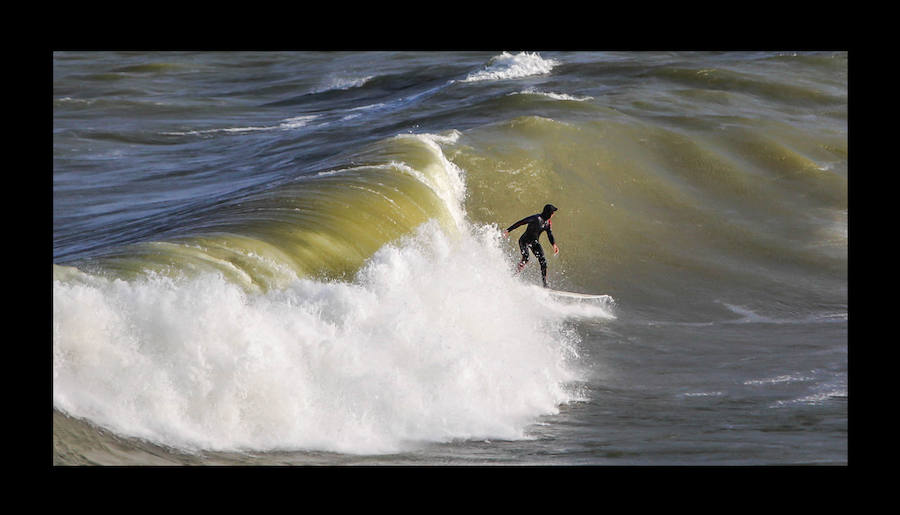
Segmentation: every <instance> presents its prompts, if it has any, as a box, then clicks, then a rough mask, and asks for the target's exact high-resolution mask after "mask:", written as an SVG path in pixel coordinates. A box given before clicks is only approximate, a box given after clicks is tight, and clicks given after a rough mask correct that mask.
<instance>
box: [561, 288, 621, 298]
mask: <svg viewBox="0 0 900 515" xmlns="http://www.w3.org/2000/svg"><path fill="white" fill-rule="evenodd" d="M547 291H548V292H549V293H550V294H552V295H558V296H560V297H569V298H572V299H605V298H608V297H609V295H596V294H593V293H576V292H574V291H562V290H549V289H548V290H547Z"/></svg>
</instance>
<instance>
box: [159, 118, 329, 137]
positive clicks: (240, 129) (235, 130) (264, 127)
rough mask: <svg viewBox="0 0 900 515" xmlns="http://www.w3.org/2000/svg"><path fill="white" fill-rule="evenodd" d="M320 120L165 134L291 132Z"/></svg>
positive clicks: (168, 134) (168, 133) (299, 119)
mask: <svg viewBox="0 0 900 515" xmlns="http://www.w3.org/2000/svg"><path fill="white" fill-rule="evenodd" d="M316 118H318V115H305V116H294V117H292V118H286V119H284V120H281V121H280V122H279V123H278V124H276V125H249V126H244V127H222V128H218V129H201V130H192V131H168V132H163V134H165V135H167V136H199V135H204V134H215V133H222V132H224V133H243V132H258V131H273V130H291V129H299V128H301V127H306V126H307V125H308V124H309V122H311V121H312V120H315V119H316Z"/></svg>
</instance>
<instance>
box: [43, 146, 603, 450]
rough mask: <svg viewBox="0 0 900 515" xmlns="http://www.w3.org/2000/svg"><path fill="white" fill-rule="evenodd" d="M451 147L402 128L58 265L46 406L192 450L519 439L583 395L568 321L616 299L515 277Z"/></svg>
mask: <svg viewBox="0 0 900 515" xmlns="http://www.w3.org/2000/svg"><path fill="white" fill-rule="evenodd" d="M459 139H460V134H459V133H457V132H455V131H451V132H449V133H446V134H442V135H421V134H419V135H411V134H402V135H398V136H396V137H394V138H390V139H388V140H385V141H381V142H378V143H377V144H375V145H372V146H371V147H369V148H367V149H362V150H360V151H358V152H357V153H355V154H354V158H353V161H355V163H354V164H351V165H349V166H339V167H334V168H330V169H327V170H322V171H321V172H319V173H317V174H315V175H314V176H310V177H303V178H300V179H298V180H297V181H296V182H294V183H290V184H284V185H280V186H279V187H278V188H275V189H273V190H267V191H263V192H260V193H259V194H258V195H255V196H254V195H251V196H245V197H242V198H240V202H235V203H233V204H229V205H223V206H218V208H217V209H216V210H215V211H214V212H210V213H206V214H205V215H204V218H203V222H202V224H199V225H195V226H194V227H193V228H192V231H193V234H189V235H185V236H183V237H180V238H172V239H168V240H160V241H152V242H144V243H139V244H134V245H127V246H125V247H122V248H118V249H116V250H114V251H110V253H108V254H106V255H103V256H99V257H96V258H92V259H89V260H85V261H82V262H79V263H77V265H78V266H77V267H75V266H62V265H54V266H53V277H54V278H53V342H54V343H53V403H54V408H55V409H56V410H58V412H59V413H61V414H65V415H67V416H69V417H73V418H75V419H85V420H89V421H90V422H91V423H92V424H96V425H98V426H100V427H104V428H106V429H109V430H111V431H113V432H115V433H116V434H120V435H125V436H129V437H133V438H139V439H143V440H147V441H150V442H154V443H158V444H161V445H165V446H168V447H173V448H176V449H180V450H185V451H188V452H194V451H198V450H207V449H212V450H224V451H241V450H248V449H251V450H276V449H281V450H283V449H315V450H326V451H335V452H344V453H365V454H372V453H388V452H396V451H398V450H402V449H406V448H409V446H411V445H418V444H419V443H421V442H434V441H451V440H454V439H469V438H501V439H519V438H525V437H527V435H526V429H527V427H528V425H529V424H530V423H531V422H532V421H533V420H534V419H535V418H536V417H538V416H540V415H543V414H552V413H557V412H558V409H559V406H560V405H561V404H564V403H567V402H571V401H574V400H578V399H581V398H582V396H581V393H580V391H579V390H578V387H577V386H576V385H577V384H578V381H580V380H582V379H583V376H582V372H581V371H580V365H579V364H578V355H579V349H578V346H579V343H580V338H579V336H578V335H577V334H576V333H575V332H573V331H571V330H570V328H568V327H567V321H568V320H573V319H583V318H611V317H613V316H614V314H613V308H614V306H613V304H612V301H611V299H605V300H603V301H602V302H599V303H594V304H590V303H572V302H568V303H567V302H562V301H559V300H558V299H554V298H553V297H551V296H548V295H546V293H545V292H543V291H542V290H539V289H535V288H534V287H533V286H532V285H530V284H529V282H528V281H522V280H521V278H516V277H514V276H513V273H512V266H513V264H514V261H513V260H512V259H510V255H509V247H508V245H506V243H507V242H506V241H502V238H501V236H500V231H499V229H498V228H497V227H496V226H495V225H491V224H473V223H471V222H470V221H469V219H468V217H467V214H466V212H465V208H464V202H465V196H466V186H465V180H464V177H463V176H462V174H463V171H462V170H461V169H460V168H459V167H457V166H456V165H455V164H453V163H452V162H451V161H450V160H449V159H448V158H447V157H446V156H445V155H444V154H443V151H442V147H441V146H442V145H448V146H453V145H454V144H456V143H457V142H458V140H459ZM360 162H362V163H363V164H359V163H360Z"/></svg>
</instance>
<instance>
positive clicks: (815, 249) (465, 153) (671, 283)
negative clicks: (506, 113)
mask: <svg viewBox="0 0 900 515" xmlns="http://www.w3.org/2000/svg"><path fill="white" fill-rule="evenodd" d="M542 102H546V99H542ZM582 111H583V109H578V114H579V115H580V113H581V112H582ZM599 114H600V116H594V117H592V119H589V120H581V119H579V117H576V118H573V119H570V120H568V121H562V120H557V119H551V118H546V117H542V116H527V117H519V118H515V119H512V120H509V121H504V122H500V123H496V124H491V125H488V126H484V127H480V128H477V129H473V130H471V131H468V132H466V133H465V134H464V135H463V137H461V138H460V139H459V141H458V143H457V144H456V145H455V146H454V147H452V148H450V149H447V154H448V156H449V157H450V158H451V159H452V160H453V161H454V162H456V163H457V164H459V166H460V168H462V169H464V170H466V171H467V179H468V197H467V211H468V213H469V215H470V216H471V217H472V218H473V220H475V221H477V222H485V223H488V222H491V221H498V223H499V224H500V225H503V224H504V223H507V224H508V223H510V222H512V221H515V220H517V219H518V218H519V217H520V214H521V213H527V212H534V211H538V210H539V208H540V206H541V205H543V204H544V203H545V202H549V201H552V202H553V203H554V204H555V205H557V206H559V207H560V208H561V210H560V212H559V213H558V215H557V217H556V221H555V222H554V231H555V233H556V234H557V239H558V240H559V242H560V246H561V248H563V249H565V252H561V253H560V256H559V263H558V265H557V269H558V270H559V273H560V274H562V277H560V280H561V281H562V282H563V284H564V285H566V286H569V287H571V288H582V289H587V290H590V291H604V292H607V293H610V294H612V295H613V296H614V297H615V298H616V299H617V300H619V301H621V302H628V301H631V302H633V303H634V304H635V305H636V306H641V308H639V309H643V308H647V307H649V306H653V305H654V304H656V303H660V304H662V305H665V304H666V303H668V302H670V299H671V297H672V296H678V297H681V298H682V300H683V301H684V302H688V303H692V304H697V305H698V306H703V305H706V306H707V307H708V309H711V310H713V311H716V310H717V308H716V307H715V306H714V303H712V302H710V298H709V295H710V291H709V290H708V289H707V288H706V287H703V288H698V287H697V285H698V284H705V285H708V284H717V285H719V286H720V287H721V290H720V293H717V295H734V296H744V295H746V294H747V293H748V289H753V290H755V291H756V292H757V293H760V292H759V290H760V289H762V290H763V291H762V292H761V297H762V298H767V297H768V298H771V299H773V300H774V299H776V298H781V299H783V298H785V297H805V299H806V301H808V302H811V303H812V304H815V303H816V302H821V303H825V304H828V303H830V302H832V301H833V300H835V299H832V298H829V294H826V293H823V292H825V291H833V290H831V289H828V288H823V289H822V291H810V288H809V287H808V285H809V284H816V283H818V284H820V285H821V284H831V285H839V284H840V283H841V282H842V281H845V280H846V247H845V246H844V245H845V244H846V209H847V175H846V174H847V170H846V160H845V159H846V138H845V137H844V136H843V135H841V134H830V133H827V132H826V133H821V134H811V133H810V131H807V130H803V129H797V128H795V127H792V126H790V125H786V124H779V123H770V122H761V121H759V120H756V119H752V118H742V117H737V116H733V117H730V118H729V119H728V122H727V123H726V124H723V123H722V121H723V120H721V119H719V118H711V119H706V120H704V119H702V118H692V119H690V120H687V121H682V120H680V119H679V118H677V117H675V118H673V117H663V118H660V117H657V116H650V117H647V116H642V117H635V116H632V115H629V114H625V113H616V112H612V111H607V112H602V113H599ZM813 290H815V288H814V289H813ZM759 296H760V295H757V297H759ZM813 299H815V300H813ZM838 304H840V301H838ZM698 312H701V313H702V312H703V309H702V308H701V309H699V311H698Z"/></svg>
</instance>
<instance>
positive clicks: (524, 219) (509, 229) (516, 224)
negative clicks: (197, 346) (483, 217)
mask: <svg viewBox="0 0 900 515" xmlns="http://www.w3.org/2000/svg"><path fill="white" fill-rule="evenodd" d="M532 218H534V215H530V216H526V217H525V218H523V219H521V220H519V221H518V222H516V223H514V224H512V225H510V226H509V227H507V228H506V230H505V231H503V235H504V236H509V233H510V232H511V231H512V230H513V229H515V228H516V227H519V226H520V225H525V224H527V223H528V222H530V221H531V219H532Z"/></svg>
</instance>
